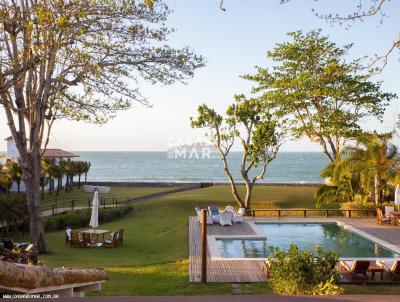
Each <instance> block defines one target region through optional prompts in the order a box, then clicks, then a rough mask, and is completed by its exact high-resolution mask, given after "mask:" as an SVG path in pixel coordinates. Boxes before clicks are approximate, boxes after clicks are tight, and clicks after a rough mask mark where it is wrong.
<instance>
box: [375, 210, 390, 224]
mask: <svg viewBox="0 0 400 302" xmlns="http://www.w3.org/2000/svg"><path fill="white" fill-rule="evenodd" d="M376 219H377V220H378V224H382V223H389V224H390V217H389V218H386V217H384V216H383V213H382V210H381V209H379V208H377V209H376Z"/></svg>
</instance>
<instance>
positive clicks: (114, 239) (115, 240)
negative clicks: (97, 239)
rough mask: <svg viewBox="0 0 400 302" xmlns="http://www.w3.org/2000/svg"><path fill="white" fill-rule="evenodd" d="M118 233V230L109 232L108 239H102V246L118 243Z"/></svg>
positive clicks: (111, 245)
mask: <svg viewBox="0 0 400 302" xmlns="http://www.w3.org/2000/svg"><path fill="white" fill-rule="evenodd" d="M118 233H119V232H113V233H111V237H110V239H106V240H104V241H103V246H104V247H116V246H117V245H118V244H119V240H118Z"/></svg>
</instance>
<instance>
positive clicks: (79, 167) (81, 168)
mask: <svg viewBox="0 0 400 302" xmlns="http://www.w3.org/2000/svg"><path fill="white" fill-rule="evenodd" d="M75 168H76V173H77V174H78V189H80V188H81V176H82V174H84V173H85V171H86V165H85V162H84V161H78V162H76V167H75Z"/></svg>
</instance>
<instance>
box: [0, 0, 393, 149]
mask: <svg viewBox="0 0 400 302" xmlns="http://www.w3.org/2000/svg"><path fill="white" fill-rule="evenodd" d="M166 2H167V4H168V5H169V7H170V9H171V10H172V11H173V12H172V13H171V15H170V16H169V18H168V22H167V24H168V25H169V26H170V27H172V28H174V29H175V30H176V31H175V32H174V33H172V34H171V35H170V36H169V40H168V43H169V44H170V45H172V46H174V47H184V46H189V47H190V48H191V49H192V50H193V51H195V52H196V53H198V54H201V55H203V56H204V57H205V58H206V66H205V67H203V68H201V69H199V70H197V71H196V72H195V76H194V77H193V78H192V79H189V80H188V81H187V83H186V84H181V83H176V84H173V85H170V86H164V85H159V84H156V85H150V84H149V83H145V82H142V83H140V84H139V87H140V89H141V91H142V94H143V95H144V96H146V97H147V98H148V101H149V102H150V104H152V106H151V107H150V108H149V107H145V106H143V105H141V104H134V105H133V107H132V109H130V110H128V111H125V112H120V113H119V114H118V115H117V117H116V118H115V119H113V120H111V121H109V122H108V123H107V124H104V125H101V126H99V125H92V124H87V123H82V122H79V123H78V122H72V121H58V122H57V123H56V124H55V125H54V127H53V131H52V135H51V140H50V145H49V148H51V147H54V148H63V149H66V150H73V151H163V150H167V149H168V148H169V147H171V145H173V144H176V143H182V142H183V143H191V142H193V141H198V140H200V139H202V138H203V135H204V131H203V130H199V129H196V130H194V129H192V128H191V127H190V121H189V119H190V117H191V116H195V115H196V109H197V107H198V106H199V105H200V104H202V103H207V104H208V105H210V106H212V107H213V108H215V109H216V110H218V111H219V112H221V113H222V112H224V110H225V109H226V107H227V106H228V105H229V104H231V103H232V102H233V95H234V94H237V93H245V94H246V93H249V91H250V89H251V87H252V84H251V83H250V82H248V81H245V80H243V79H241V78H240V75H243V74H252V73H254V72H255V66H256V65H258V66H263V67H269V66H271V62H269V61H267V60H266V56H265V54H266V51H268V50H271V49H272V48H273V47H274V45H275V44H276V43H281V42H284V41H287V40H288V38H287V36H286V33H287V32H290V31H296V30H303V32H307V31H310V30H312V29H316V28H321V29H322V32H323V34H325V35H329V37H330V38H331V40H332V41H334V42H335V43H337V44H338V45H344V44H347V43H354V47H353V49H352V50H351V52H350V57H353V58H357V57H361V56H365V55H373V54H375V53H378V54H379V53H384V52H385V51H386V50H387V49H388V47H390V45H391V42H392V41H393V40H394V39H395V38H396V37H397V35H398V34H399V31H400V26H399V20H400V16H399V15H400V1H391V2H389V5H388V6H387V8H386V10H385V12H386V14H387V17H385V18H384V20H383V23H382V24H381V22H380V17H374V18H371V19H368V20H365V21H364V22H361V23H354V24H353V26H352V28H351V29H350V30H347V29H346V28H345V27H343V26H339V25H331V24H328V23H326V22H325V21H323V20H321V19H319V18H317V17H315V15H314V13H313V12H312V11H311V9H312V8H314V9H316V10H317V11H318V12H321V13H335V12H339V13H340V12H346V11H353V10H354V7H355V6H356V4H357V3H358V2H359V1H358V0H354V1H353V0H336V1H330V0H320V1H319V2H316V1H307V0H292V1H291V2H289V3H288V4H285V5H279V0H252V1H245V0H225V4H224V7H225V9H226V11H225V12H224V11H222V10H220V9H219V0H202V1H200V0H167V1H166ZM365 2H366V3H367V2H369V1H365ZM399 58H400V54H399V52H398V51H397V52H396V53H394V54H392V56H391V57H390V58H389V62H388V65H387V67H386V68H385V70H384V71H383V72H382V73H381V74H379V75H377V76H375V77H374V78H373V80H376V81H383V85H382V87H383V89H384V90H386V91H389V92H394V93H397V94H398V95H400V85H399V79H400V62H399ZM399 113H400V103H399V100H394V101H393V102H392V104H390V106H389V107H388V108H387V110H386V114H385V118H384V122H383V124H380V123H378V122H376V121H372V120H366V121H364V123H363V126H364V127H365V128H366V129H369V130H371V129H376V130H380V131H385V130H391V129H393V126H394V124H395V122H396V119H397V114H399ZM7 136H9V131H8V128H7V124H6V121H5V116H4V113H3V110H2V109H1V111H0V137H4V138H5V137H7ZM5 149H6V145H5V142H4V141H3V140H2V139H1V140H0V150H5ZM281 150H282V151H320V147H319V146H318V145H316V144H313V143H311V142H309V141H308V140H307V139H302V140H299V141H289V142H287V143H285V145H284V146H283V147H282V149H281Z"/></svg>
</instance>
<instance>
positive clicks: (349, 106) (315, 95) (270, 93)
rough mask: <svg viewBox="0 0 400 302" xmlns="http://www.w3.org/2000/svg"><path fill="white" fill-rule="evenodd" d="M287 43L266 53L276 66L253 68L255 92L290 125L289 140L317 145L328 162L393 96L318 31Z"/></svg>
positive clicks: (295, 36) (297, 35)
mask: <svg viewBox="0 0 400 302" xmlns="http://www.w3.org/2000/svg"><path fill="white" fill-rule="evenodd" d="M288 36H289V37H290V38H291V39H292V41H291V42H286V43H281V44H277V46H276V47H275V48H274V49H273V50H272V51H268V52H267V57H268V58H269V59H272V60H273V61H274V63H275V65H274V66H273V67H272V68H262V67H258V68H257V73H256V74H255V75H245V76H243V78H245V79H248V80H251V81H254V82H255V83H256V84H257V86H256V87H254V88H253V92H254V93H262V96H261V97H262V98H263V99H264V100H265V102H266V103H267V104H268V106H269V107H270V108H273V109H275V110H276V114H278V115H279V116H282V117H284V118H287V119H289V120H291V125H290V127H291V133H292V134H293V136H294V137H296V138H300V137H302V136H307V137H308V138H309V139H310V140H311V141H313V142H316V143H318V144H319V145H320V146H321V147H322V150H323V152H324V154H325V155H326V157H327V159H328V160H329V161H330V162H334V161H335V157H336V156H337V155H338V154H339V153H340V150H341V148H342V147H343V146H344V145H345V144H346V142H347V141H349V140H351V139H354V138H355V137H357V135H358V134H359V133H361V128H360V125H359V122H360V121H361V120H362V119H363V118H365V117H375V118H378V119H380V118H382V116H383V113H384V110H385V106H386V105H387V104H388V103H389V102H390V100H391V99H392V98H394V97H395V96H396V95H394V94H391V93H384V92H381V90H380V86H381V83H372V82H370V81H368V79H367V77H366V76H365V75H361V74H359V72H358V71H359V64H358V63H359V61H358V60H355V61H352V62H349V63H347V62H346V61H345V56H346V54H347V53H348V51H349V50H350V48H351V45H345V46H343V47H338V46H336V44H335V43H333V42H330V41H329V39H328V37H326V36H322V35H321V32H320V31H319V30H314V31H311V32H309V33H307V34H303V33H302V32H301V31H297V32H291V33H289V34H288Z"/></svg>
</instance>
